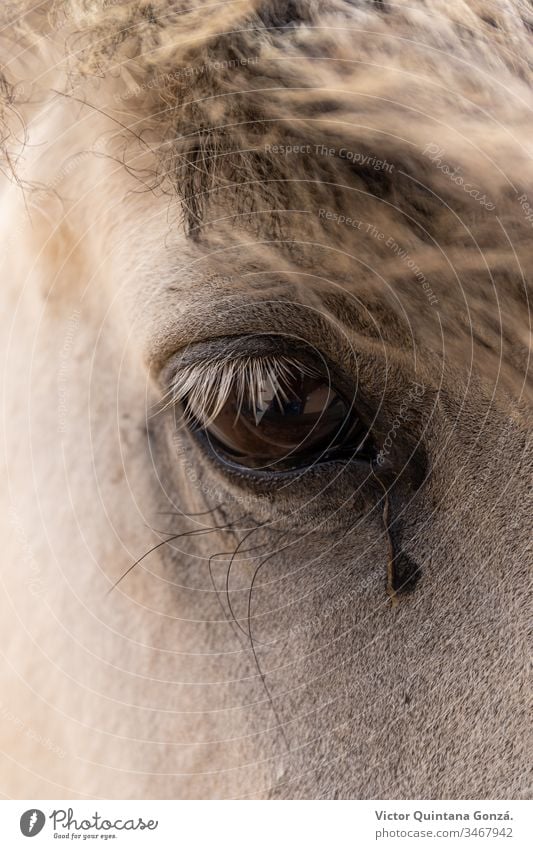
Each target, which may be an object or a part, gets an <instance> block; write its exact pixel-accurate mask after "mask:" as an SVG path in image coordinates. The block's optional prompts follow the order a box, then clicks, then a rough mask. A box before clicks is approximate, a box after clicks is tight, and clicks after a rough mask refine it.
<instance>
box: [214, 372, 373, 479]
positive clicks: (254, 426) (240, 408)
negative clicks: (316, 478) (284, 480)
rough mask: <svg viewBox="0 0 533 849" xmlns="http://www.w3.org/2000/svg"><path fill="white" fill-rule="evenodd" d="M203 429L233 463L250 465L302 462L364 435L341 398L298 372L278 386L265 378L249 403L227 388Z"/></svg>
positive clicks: (320, 381)
mask: <svg viewBox="0 0 533 849" xmlns="http://www.w3.org/2000/svg"><path fill="white" fill-rule="evenodd" d="M206 433H207V435H208V437H209V438H210V439H211V443H212V445H213V447H214V448H215V449H216V448H217V443H218V447H221V448H222V449H223V451H224V452H225V453H226V454H227V455H229V457H230V458H231V459H232V460H234V461H235V462H236V463H238V464H239V465H242V466H247V467H249V468H255V469H257V468H261V467H267V468H273V469H290V468H294V467H298V466H302V465H304V464H305V462H306V461H307V462H312V461H313V460H316V459H318V458H319V457H320V456H321V455H322V456H323V455H325V453H326V452H331V451H332V450H333V449H334V448H335V446H337V445H339V444H340V443H341V441H342V442H343V443H345V442H346V439H347V438H349V437H351V436H353V438H354V439H355V438H356V436H357V435H359V437H360V440H359V441H361V439H362V436H363V435H364V431H363V429H362V428H361V425H360V424H359V423H358V422H357V421H355V420H354V416H353V415H352V411H351V409H350V405H349V404H348V403H347V402H346V401H345V400H344V398H343V397H342V396H341V395H340V394H338V393H337V392H336V391H335V390H334V389H333V388H332V387H331V386H329V385H328V384H327V383H326V382H325V381H324V379H323V378H321V377H317V376H312V375H306V374H304V373H302V372H297V373H296V374H293V375H291V376H289V377H287V378H285V379H284V381H283V384H282V385H281V386H276V387H275V386H273V385H272V384H271V383H268V382H267V384H266V385H265V386H264V387H263V388H262V390H261V391H260V392H258V393H257V395H256V397H255V398H254V399H253V401H252V400H250V399H248V400H243V399H242V398H239V397H238V396H237V393H236V392H231V393H230V395H229V397H228V399H227V400H226V402H225V404H224V406H223V408H222V410H221V411H220V412H219V414H218V415H217V416H216V418H215V419H214V420H212V421H211V422H210V423H209V425H208V427H207V428H206ZM352 444H353V443H352ZM354 447H355V446H354Z"/></svg>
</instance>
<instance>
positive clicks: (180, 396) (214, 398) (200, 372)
mask: <svg viewBox="0 0 533 849" xmlns="http://www.w3.org/2000/svg"><path fill="white" fill-rule="evenodd" d="M295 371H296V372H299V373H300V374H306V375H314V374H315V372H314V371H313V370H312V369H311V368H309V366H307V365H304V364H303V363H301V362H300V361H299V360H296V359H294V358H293V357H285V356H261V357H251V356H249V357H238V358H230V357H228V358H226V359H216V360H209V361H205V362H203V363H198V364H195V365H191V366H188V367H186V368H184V369H182V370H180V371H179V372H178V374H176V376H175V378H174V380H173V383H172V386H171V388H170V391H169V399H170V400H169V401H168V406H170V405H171V404H176V403H179V402H181V401H184V400H187V410H188V412H189V413H190V414H191V415H192V416H193V417H194V418H195V419H197V420H198V421H199V422H200V424H201V425H202V426H203V427H206V426H207V425H208V424H209V423H210V422H212V421H213V420H214V419H216V417H217V416H218V414H219V413H220V411H221V410H222V408H223V406H224V404H225V403H226V401H227V400H228V398H229V396H230V394H231V393H232V392H234V393H235V394H236V397H237V399H238V410H240V409H241V407H242V405H243V403H247V404H248V405H249V406H250V408H251V409H252V410H255V411H259V410H261V408H262V406H263V405H264V403H265V396H266V395H268V396H269V403H271V402H272V400H274V399H276V400H278V401H287V400H288V396H287V392H286V389H287V388H288V385H289V379H290V377H291V375H293V374H294V373H295ZM237 414H238V413H237Z"/></svg>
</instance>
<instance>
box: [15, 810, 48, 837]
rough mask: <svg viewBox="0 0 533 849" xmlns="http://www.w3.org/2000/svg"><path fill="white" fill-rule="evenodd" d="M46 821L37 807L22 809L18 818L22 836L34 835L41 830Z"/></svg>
mask: <svg viewBox="0 0 533 849" xmlns="http://www.w3.org/2000/svg"><path fill="white" fill-rule="evenodd" d="M45 822H46V817H45V815H44V814H43V812H42V811H39V810H38V808H30V810H29V811H24V813H23V814H22V816H21V818H20V830H21V832H22V833H23V835H24V837H35V835H36V834H39V832H40V831H42V828H43V826H44V824H45Z"/></svg>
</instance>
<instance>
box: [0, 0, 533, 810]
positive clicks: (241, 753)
mask: <svg viewBox="0 0 533 849" xmlns="http://www.w3.org/2000/svg"><path fill="white" fill-rule="evenodd" d="M52 6H53V8H52ZM6 9H7V6H6ZM8 11H9V15H6V12H5V11H4V8H2V11H0V19H1V21H2V26H5V27H7V29H6V30H5V36H6V37H5V38H4V40H3V41H2V43H1V46H0V50H1V51H2V59H3V61H2V65H3V74H4V75H5V80H3V81H2V83H1V94H2V108H1V110H0V122H1V130H0V139H1V140H2V146H3V148H4V149H5V154H4V163H3V165H2V174H5V175H6V177H5V179H4V177H2V182H1V185H0V217H1V218H2V222H3V224H4V228H5V231H6V233H8V240H7V242H6V244H5V249H4V251H3V252H2V262H3V272H2V277H3V281H4V285H3V286H2V289H1V296H2V298H3V308H2V310H1V312H0V315H1V321H2V333H1V334H0V340H1V344H2V349H3V358H2V362H3V373H2V386H3V393H4V394H3V463H4V468H5V473H6V474H5V478H6V485H5V487H4V488H3V492H2V493H1V497H2V510H1V511H0V515H2V516H3V517H4V523H3V528H2V530H3V538H4V539H5V541H6V542H5V552H4V555H3V557H2V563H1V572H0V592H1V593H2V598H3V601H2V610H3V621H2V625H1V630H2V634H1V640H2V646H3V652H4V655H5V660H3V661H2V663H1V664H0V677H1V679H2V691H3V693H5V694H6V695H5V696H3V699H2V701H3V702H4V700H5V703H6V709H7V710H9V712H10V715H11V716H17V717H20V720H21V722H22V723H23V724H25V725H26V726H31V727H32V728H33V729H35V734H36V738H34V739H30V738H28V737H24V736H23V735H21V734H20V733H18V734H17V733H15V734H14V733H13V728H14V724H13V723H6V722H3V721H2V723H1V724H0V745H1V750H2V752H3V753H4V754H5V755H6V758H7V759H8V761H9V763H10V769H9V771H6V774H5V776H3V778H2V782H3V783H2V790H3V792H4V793H6V794H7V795H9V796H11V797H14V798H32V797H33V798H54V797H55V796H56V795H57V794H58V793H61V795H62V796H64V792H65V788H66V789H67V790H68V793H69V795H71V796H74V797H75V796H76V795H79V796H80V797H111V798H235V797H238V798H240V797H251V798H322V797H324V798H332V797H335V798H354V797H355V798H357V797H359V798H389V799H390V798H436V799H439V798H496V799H500V798H525V797H528V795H530V788H529V786H528V782H527V776H528V768H529V763H530V751H529V748H530V747H529V740H530V736H529V718H528V703H527V698H526V695H525V694H526V692H527V684H526V657H527V653H528V621H527V612H528V601H529V597H530V586H531V580H530V574H529V567H530V564H531V550H530V544H529V532H528V528H529V524H530V518H529V517H530V501H529V485H530V478H531V471H532V462H531V441H530V437H529V434H530V432H531V411H530V398H531V381H530V373H529V372H530V369H529V351H530V314H529V288H528V287H529V278H530V267H531V259H532V247H531V245H532V242H531V222H530V221H529V220H528V216H527V206H525V204H526V203H528V202H529V203H530V204H531V203H533V201H531V198H532V197H533V175H532V171H531V163H530V150H529V148H530V142H529V139H530V137H531V109H532V106H533V100H532V95H531V67H533V62H532V57H533V48H532V46H531V31H530V29H528V21H529V17H528V14H529V13H527V12H526V10H525V9H524V8H523V4H519V3H518V2H516V3H515V2H510V3H506V4H505V8H503V7H501V5H498V4H493V3H491V2H489V0H483V2H481V0H479V2H478V0H475V2H468V3H466V2H462V0H446V2H444V0H435V2H434V3H432V4H431V5H430V6H428V5H427V4H425V3H423V2H419V0H406V2H403V0H399V2H398V3H394V4H374V3H367V2H363V0H360V2H359V0H353V2H348V0H324V2H321V3H315V2H312V0H294V2H291V3H289V2H284V0H269V2H255V0H254V2H248V0H243V2H240V3H231V4H224V5H223V6H216V5H212V4H208V7H206V6H205V4H204V3H196V2H190V0H187V2H185V0H184V2H183V3H181V0H180V2H178V3H175V2H174V3H169V2H166V0H154V1H153V2H151V3H150V4H147V3H144V2H141V3H137V2H134V3H130V2H127V1H126V2H123V3H117V4H106V3H104V2H103V0H102V2H100V0H96V2H92V0H91V3H88V2H82V0H79V2H78V0H75V2H72V3H69V4H68V7H67V6H63V5H62V4H61V3H54V4H51V3H42V4H40V6H39V8H38V9H36V10H35V11H30V10H29V4H26V3H23V2H21V3H13V4H9V10H8ZM488 14H490V17H491V19H494V24H495V25H493V24H487V23H486V21H485V20H484V18H485V17H487V15H488ZM2 16H4V17H2ZM43 32H44V33H45V37H44V38H41V37H40V36H38V35H36V34H38V33H43ZM58 93H59V94H58ZM12 95H15V99H14V100H13V99H12ZM10 98H11V99H10ZM21 122H22V123H21ZM21 126H23V127H24V136H23V135H22V133H21V130H20V128H21ZM435 145H437V146H438V149H439V153H438V157H437V158H436V159H435V161H433V159H432V158H431V157H432V156H433V157H435V153H434V152H432V151H434V147H432V146H435ZM306 146H308V147H309V150H307V149H304V150H302V149H301V148H302V147H304V148H306ZM287 147H291V148H293V150H292V151H289V152H287ZM281 148H283V149H281ZM294 148H300V150H296V151H295V150H294ZM440 151H442V152H440ZM437 159H438V160H439V161H438V162H437ZM377 163H381V164H377ZM446 169H447V170H446ZM13 171H14V172H15V174H16V179H17V180H18V181H19V183H18V185H17V183H16V182H13V181H12V176H13ZM457 175H459V176H460V177H461V178H462V179H463V183H461V182H460V181H459V180H458V179H457ZM50 181H51V182H50ZM43 184H46V185H48V184H50V191H49V192H47V191H46V190H43V188H42V187H43ZM465 184H466V185H467V186H468V187H473V188H474V190H475V191H478V190H479V196H475V194H474V193H473V194H469V193H468V192H467V191H465V187H464V185H465ZM20 186H22V187H23V191H24V195H22V194H21V191H20ZM34 187H35V188H34ZM469 191H471V190H470V189H469ZM483 196H485V197H486V198H487V199H488V200H490V202H491V203H493V204H494V209H489V208H487V206H485V205H483V204H482V203H480V200H479V199H480V198H482V197H483ZM519 198H522V201H519ZM524 198H525V199H524ZM25 202H26V203H27V205H28V208H30V209H31V219H30V218H29V217H28V215H27V213H26V209H25ZM328 216H329V217H328ZM424 282H426V284H427V285H429V286H430V288H431V293H432V297H434V298H435V299H436V302H432V301H431V300H430V299H429V297H428V289H427V288H424ZM273 338H277V339H279V347H278V348H274V351H275V352H276V353H278V354H279V355H283V356H293V357H295V358H296V359H297V358H298V356H299V354H301V351H302V348H310V349H311V350H312V351H314V355H315V356H316V358H317V359H319V360H320V361H321V362H324V363H325V364H326V365H327V370H328V374H330V375H331V379H332V382H334V384H335V385H336V386H337V385H338V388H339V389H340V390H343V391H345V392H346V391H348V392H350V393H351V395H352V396H353V397H354V399H355V404H356V406H357V410H358V412H359V410H360V414H361V416H362V417H363V418H364V419H365V422H367V421H368V423H369V425H370V427H371V431H372V437H373V439H374V440H375V442H376V448H377V449H380V448H381V449H383V447H384V446H385V449H384V453H383V456H384V459H385V461H386V463H385V464H384V466H383V468H378V467H377V466H376V467H375V469H374V471H375V473H376V475H378V476H379V480H380V481H382V483H381V484H379V483H378V482H377V481H376V480H374V477H373V475H372V474H371V470H370V467H369V464H368V462H366V463H365V464H363V463H358V462H356V461H353V460H348V458H342V459H339V460H337V461H335V462H334V463H331V464H317V465H316V466H315V467H313V468H312V469H311V470H309V471H306V472H303V471H302V470H300V471H299V472H298V473H297V474H292V473H291V474H287V475H285V476H284V477H283V478H274V477H269V478H265V479H257V478H256V477H252V476H250V475H246V474H238V473H231V474H230V473H229V472H228V471H227V470H226V469H225V468H223V467H222V466H221V465H220V464H218V463H217V462H216V460H215V459H214V458H213V457H212V456H210V455H208V453H207V452H206V451H204V449H203V448H202V446H201V444H200V443H199V441H198V440H196V439H195V438H194V437H193V436H192V435H191V434H189V433H188V431H187V430H184V429H183V427H182V425H181V421H180V418H179V416H178V415H176V411H175V410H174V409H171V408H165V401H166V400H167V399H166V398H165V393H166V392H167V391H168V389H169V386H170V385H171V383H172V379H173V377H176V375H177V374H178V372H179V370H180V369H186V368H195V367H197V366H198V364H199V363H201V362H202V361H203V360H205V361H209V362H212V361H213V360H214V359H215V358H216V360H217V361H219V360H222V359H223V358H224V357H228V356H233V355H235V354H238V355H239V356H251V355H253V354H254V352H255V354H256V355H258V354H260V353H261V352H264V351H265V350H268V351H269V353H271V351H272V348H270V349H269V348H268V346H269V345H270V346H272V344H273V342H272V339H273ZM274 344H275V343H274ZM417 387H418V389H419V391H418V394H417V391H416V389H417ZM388 438H389V439H390V442H391V444H390V445H389V444H388V443H387V444H386V445H385V443H386V441H387V439H388ZM385 496H386V497H385ZM386 500H388V501H389V507H390V513H389V517H388V522H386V525H390V528H389V530H390V531H391V534H392V541H393V543H394V546H395V548H396V550H399V551H401V552H402V553H403V554H404V555H405V557H406V558H408V559H409V562H410V563H412V564H414V566H413V569H414V571H415V572H416V575H417V576H418V575H419V576H420V577H419V580H418V582H417V583H416V585H415V586H414V589H413V592H411V593H406V592H405V593H401V595H400V597H399V603H398V604H397V605H396V606H395V607H394V608H391V604H390V600H389V597H388V596H387V592H386V590H387V586H386V567H387V553H388V551H387V550H388V545H387V534H386V533H385V528H384V524H383V510H384V507H385V501H386ZM161 514H165V516H166V517H167V519H168V529H169V530H172V534H170V533H169V534H168V535H167V534H166V533H164V532H163V531H162V530H160V529H161V528H164V527H165V525H166V521H165V522H163V521H162V519H161ZM168 514H172V515H168ZM216 526H220V528H221V527H222V526H224V528H225V529H224V530H222V529H217V528H216ZM247 534H249V535H250V536H249V538H247ZM162 535H163V536H165V537H166V536H168V537H171V536H175V537H176V538H175V539H173V540H170V539H165V540H163V541H162V539H161V537H162ZM160 543H163V544H161V545H160V548H158V549H154V550H152V551H151V552H150V553H149V551H150V549H153V547H154V546H155V545H158V544H160ZM143 557H144V559H143V560H142V564H140V565H138V566H136V567H135V568H132V565H133V564H135V563H136V562H137V561H139V560H140V559H141V558H143ZM14 564H15V565H16V567H17V568H13V565H14ZM260 564H264V565H260ZM258 568H260V571H259V574H258V575H257V578H256V579H255V580H254V575H256V574H257V569H258ZM127 570H131V571H129V572H128V571H127ZM126 573H127V577H126V578H125V579H124V580H122V581H120V583H119V584H118V585H117V586H116V587H115V589H114V590H113V591H112V592H109V589H110V587H112V586H113V585H114V584H115V583H116V582H117V581H118V580H119V579H120V577H121V576H123V575H125V574H126ZM397 577H398V578H399V579H400V580H401V581H403V580H407V581H408V579H409V577H410V576H409V574H407V575H402V574H401V573H400V570H399V574H398V576H397ZM411 577H413V576H411ZM252 585H253V592H252ZM389 589H390V587H389ZM35 593H37V595H35ZM235 620H236V622H237V623H238V624H237V625H236V624H235ZM239 625H240V628H239ZM243 630H244V633H243V632H242V631H243ZM265 686H266V688H267V691H266V692H265ZM273 707H274V710H273ZM17 727H24V726H23V725H22V726H17ZM283 736H285V738H286V742H287V744H288V745H284V743H283ZM46 737H48V738H49V739H50V741H51V743H52V745H53V746H54V747H55V749H47V748H46V747H45V746H43V745H39V743H38V739H43V740H44V739H45V738H46ZM55 751H56V754H55V753H54V752H55ZM57 751H60V752H62V753H63V757H61V758H60V757H59V756H57Z"/></svg>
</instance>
